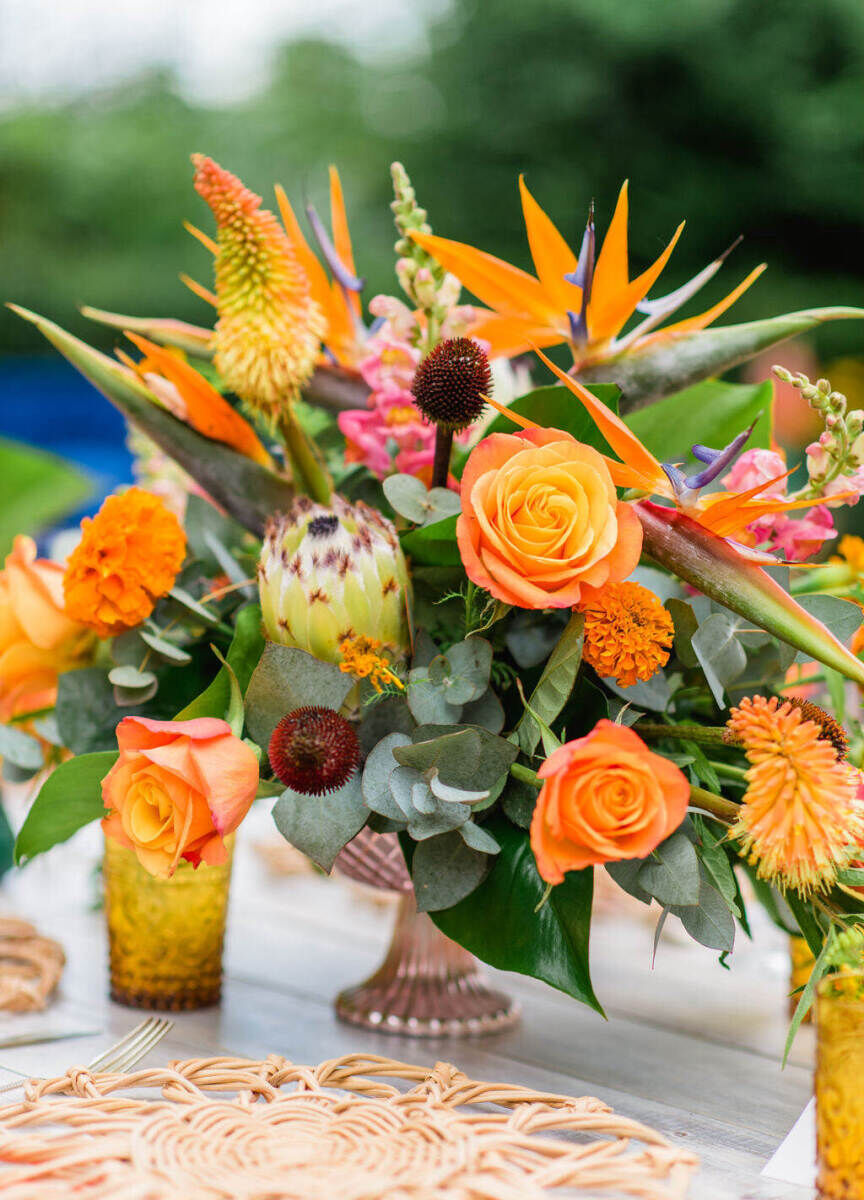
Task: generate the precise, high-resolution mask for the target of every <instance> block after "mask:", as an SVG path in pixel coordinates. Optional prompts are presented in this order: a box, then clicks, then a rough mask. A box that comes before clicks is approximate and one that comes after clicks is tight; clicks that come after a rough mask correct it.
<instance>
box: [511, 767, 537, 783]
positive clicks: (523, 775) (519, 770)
mask: <svg viewBox="0 0 864 1200" xmlns="http://www.w3.org/2000/svg"><path fill="white" fill-rule="evenodd" d="M510 774H511V775H512V776H513V778H514V779H520V780H521V781H522V782H523V783H530V784H531V786H532V787H536V788H541V787H542V786H543V780H542V779H539V778H538V777H537V772H536V771H532V770H531V768H530V767H526V766H523V764H522V763H512V764H511V766H510Z"/></svg>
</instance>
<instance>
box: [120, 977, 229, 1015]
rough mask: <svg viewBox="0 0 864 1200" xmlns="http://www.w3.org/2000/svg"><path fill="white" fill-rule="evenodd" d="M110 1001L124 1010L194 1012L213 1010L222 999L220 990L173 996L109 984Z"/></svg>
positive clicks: (183, 993) (187, 992) (189, 992)
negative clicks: (205, 1009)
mask: <svg viewBox="0 0 864 1200" xmlns="http://www.w3.org/2000/svg"><path fill="white" fill-rule="evenodd" d="M110 995H111V999H112V1000H113V1001H114V1003H115V1004H122V1005H123V1007H124V1008H143V1009H147V1010H149V1011H150V1012H194V1011H195V1010H197V1009H199V1008H213V1007H215V1005H217V1004H218V1003H219V1001H220V1000H221V998H222V991H221V988H216V989H210V990H207V991H202V990H198V991H186V992H180V993H175V994H174V995H165V994H162V995H160V994H157V993H154V992H146V991H141V990H140V989H138V990H136V989H133V988H121V987H118V986H117V985H116V984H114V983H112V984H111V989H110Z"/></svg>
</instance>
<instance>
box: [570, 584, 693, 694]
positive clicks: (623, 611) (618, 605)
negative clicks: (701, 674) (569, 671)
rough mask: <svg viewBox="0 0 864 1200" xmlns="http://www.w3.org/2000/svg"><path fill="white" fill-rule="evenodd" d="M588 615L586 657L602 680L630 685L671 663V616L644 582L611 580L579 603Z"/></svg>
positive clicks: (586, 621)
mask: <svg viewBox="0 0 864 1200" xmlns="http://www.w3.org/2000/svg"><path fill="white" fill-rule="evenodd" d="M576 607H577V608H578V609H579V611H580V612H581V613H583V614H584V616H585V634H584V643H583V651H582V654H583V657H584V659H585V661H586V662H587V663H588V664H589V665H590V666H592V667H593V668H594V670H595V671H596V672H597V674H598V675H601V676H603V677H604V678H607V677H610V676H614V678H615V682H616V683H617V684H618V686H619V687H632V686H633V684H634V683H636V681H637V680H639V679H641V680H643V681H645V680H648V679H650V678H651V676H652V675H655V674H656V673H657V671H659V670H660V668H661V667H664V666H665V665H666V663H667V662H668V661H669V651H670V649H671V647H672V642H673V639H674V637H675V626H674V625H673V624H672V618H671V616H670V615H669V613H668V612H667V611H666V609H665V608H664V607H663V605H662V604H661V603H660V601H659V600H658V599H657V597H656V596H655V595H654V593H653V592H650V591H649V590H648V588H646V587H643V586H642V584H641V583H632V582H631V583H613V584H609V585H608V586H606V587H604V588H601V589H599V590H598V591H596V592H591V593H590V594H589V595H588V597H587V598H586V599H585V600H584V601H582V602H580V603H579V604H578V605H577V606H576Z"/></svg>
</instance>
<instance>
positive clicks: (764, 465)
mask: <svg viewBox="0 0 864 1200" xmlns="http://www.w3.org/2000/svg"><path fill="white" fill-rule="evenodd" d="M785 473H786V462H785V460H784V458H783V455H782V454H778V453H777V451H776V450H759V449H756V450H745V451H744V453H743V454H742V455H741V457H740V458H739V459H738V461H737V462H736V463H735V464H734V466H733V467H732V470H731V471H730V472H729V474H728V475H724V476H723V481H722V482H723V486H724V487H725V488H726V490H727V491H730V492H747V491H749V490H750V488H754V487H756V486H757V484H760V483H764V484H767V483H769V481H771V480H773V481H774V482H773V483H771V486H770V487H766V488H764V489H763V491H762V492H760V495H764V496H782V495H783V493H784V492H785V491H786V480H785V479H784V478H782V476H784V475H785ZM778 475H779V476H781V478H780V479H778V478H777V476H778Z"/></svg>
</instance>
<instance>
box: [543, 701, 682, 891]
mask: <svg viewBox="0 0 864 1200" xmlns="http://www.w3.org/2000/svg"><path fill="white" fill-rule="evenodd" d="M537 774H538V775H539V776H540V778H541V779H543V780H545V782H544V784H543V787H542V788H541V790H540V795H539V796H538V797H537V807H536V808H535V809H534V816H533V818H532V820H531V849H532V850H533V851H534V857H535V859H536V860H537V870H538V871H539V872H540V874H541V875H542V877H543V878H544V879H545V880H546V882H547V883H553V884H554V883H561V882H563V879H564V873H565V871H580V870H581V869H582V868H583V867H590V866H593V865H594V864H597V863H605V862H616V861H617V860H618V859H622V858H645V856H646V855H648V854H650V853H651V851H652V850H653V849H654V848H655V847H656V846H659V844H660V843H661V842H662V841H663V839H664V838H667V837H668V836H669V834H670V833H672V832H673V831H674V830H675V829H677V828H678V826H679V825H680V824H681V822H682V821H683V820H684V814H685V813H686V812H687V804H688V802H689V799H690V784H689V783H688V782H687V779H686V776H685V775H684V773H683V772H682V771H680V770H679V769H678V767H676V766H675V764H674V763H671V762H669V760H668V759H667V758H663V757H662V755H660V754H655V753H654V752H653V751H652V750H649V749H648V747H647V746H646V745H645V743H644V742H643V741H642V739H641V738H640V737H639V735H638V734H636V733H634V731H633V730H632V729H626V728H625V727H624V726H623V725H615V724H613V722H612V721H607V720H602V721H598V722H597V724H596V725H595V726H594V728H593V729H592V730H591V732H590V733H589V734H586V736H585V737H581V738H576V739H575V741H572V742H567V743H566V745H564V746H561V747H559V749H557V750H555V751H554V753H552V754H550V755H549V757H548V758H547V759H546V761H545V763H544V764H543V766H542V767H541V768H540V770H539V771H538V772H537Z"/></svg>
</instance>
